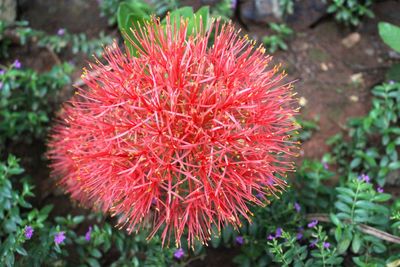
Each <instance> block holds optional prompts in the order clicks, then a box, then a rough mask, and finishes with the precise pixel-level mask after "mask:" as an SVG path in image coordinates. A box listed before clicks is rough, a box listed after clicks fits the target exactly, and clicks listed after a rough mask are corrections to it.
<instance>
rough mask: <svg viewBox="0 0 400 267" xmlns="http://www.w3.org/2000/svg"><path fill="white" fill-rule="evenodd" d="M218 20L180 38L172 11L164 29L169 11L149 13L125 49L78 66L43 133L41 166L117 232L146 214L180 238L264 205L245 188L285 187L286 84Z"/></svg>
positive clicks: (289, 120)
mask: <svg viewBox="0 0 400 267" xmlns="http://www.w3.org/2000/svg"><path fill="white" fill-rule="evenodd" d="M200 24H201V23H200ZM218 24H219V22H218V21H217V22H215V24H212V25H211V26H210V28H209V29H208V30H199V31H198V33H197V34H196V35H195V36H191V37H188V36H187V35H186V32H187V24H186V22H184V21H182V23H181V24H180V25H181V26H180V28H179V29H178V30H173V28H174V27H173V26H172V25H171V22H170V21H169V17H167V25H166V26H161V25H160V23H158V22H157V21H156V20H153V21H152V22H150V23H149V24H146V26H145V28H146V30H145V31H142V32H141V33H138V32H135V31H134V34H135V36H136V38H137V39H138V42H133V41H132V43H131V44H132V45H133V46H135V47H136V49H137V51H138V53H137V57H134V56H133V55H131V54H130V52H129V51H128V52H127V54H128V55H126V54H125V53H124V52H122V51H121V50H120V49H119V48H118V47H117V46H116V44H115V45H114V46H113V47H109V48H107V49H106V53H105V61H106V63H107V65H102V63H98V65H95V64H94V65H92V66H93V69H94V71H95V72H96V73H98V74H99V75H96V76H94V75H92V74H91V73H90V72H89V73H87V74H86V76H84V78H83V79H84V81H85V83H86V85H87V89H80V90H79V92H78V93H77V94H76V95H75V96H74V97H73V98H72V99H71V101H69V103H68V104H66V105H65V106H64V109H63V111H62V113H61V117H60V118H59V119H60V122H59V123H58V125H56V126H55V128H54V129H53V133H52V138H51V141H50V143H49V153H48V155H49V157H50V159H51V160H52V169H53V176H55V177H61V178H62V180H61V182H60V184H61V186H63V187H64V189H66V191H67V192H69V193H70V194H71V197H72V198H74V199H76V200H78V201H80V202H81V203H83V204H86V205H87V206H94V203H96V205H95V206H96V207H99V208H101V209H102V210H103V211H105V212H106V211H109V212H111V213H112V214H113V215H118V217H119V219H120V220H119V223H120V226H126V228H127V229H128V231H129V232H132V231H135V230H138V229H139V228H141V227H143V226H144V225H146V224H148V223H149V222H151V223H152V224H153V225H152V229H153V231H152V232H151V234H150V237H152V236H153V235H154V234H155V233H156V232H157V231H158V230H160V229H161V238H162V240H163V244H164V242H165V241H166V240H170V236H171V234H172V235H174V237H175V238H174V239H175V240H176V241H177V243H178V245H179V244H180V239H181V236H182V234H183V233H184V231H187V236H188V243H189V246H190V244H192V243H193V242H194V240H195V239H197V238H198V239H200V240H201V241H203V242H205V241H206V240H208V239H209V238H210V233H209V231H208V229H211V227H212V225H213V224H216V226H217V228H218V229H219V228H221V227H222V226H223V225H224V224H226V223H229V224H232V225H234V226H239V225H241V221H240V220H241V219H240V217H242V216H243V217H244V219H247V220H250V215H249V214H251V212H249V203H254V204H257V205H264V204H265V203H263V201H262V200H260V199H258V198H256V197H255V195H256V193H258V192H263V193H264V194H268V195H274V194H275V192H277V191H281V190H282V189H283V188H284V187H285V186H286V183H285V182H284V181H283V180H281V179H279V178H278V177H282V176H284V175H285V173H286V172H287V171H289V170H291V169H292V168H293V163H292V162H291V161H290V158H291V156H292V155H294V154H295V151H294V149H295V147H296V144H295V143H294V142H292V141H291V140H290V136H289V135H288V133H290V132H291V131H293V130H294V129H295V128H296V127H297V126H295V124H294V120H293V115H294V114H295V113H296V110H295V107H294V105H295V102H294V100H293V98H292V96H293V94H292V92H291V87H292V86H291V85H290V84H284V85H282V79H283V77H284V75H283V74H281V73H279V72H278V68H276V67H274V68H272V69H268V64H270V62H271V57H269V56H266V55H265V54H264V52H265V50H264V49H263V48H262V47H261V46H260V47H259V48H257V49H254V48H253V47H252V43H250V42H249V41H248V40H247V39H246V38H241V37H240V36H239V34H238V32H236V31H235V29H234V27H233V26H232V25H230V24H225V25H222V26H221V25H218ZM201 25H202V24H201ZM162 27H165V28H164V29H163V28H162ZM144 32H146V34H145V33H144ZM214 32H215V39H214V42H213V45H212V46H211V47H209V46H208V44H209V43H210V36H211V33H213V34H214ZM136 43H140V47H139V46H138V45H136ZM154 198H156V199H157V202H156V203H155V204H154V202H153V199H154Z"/></svg>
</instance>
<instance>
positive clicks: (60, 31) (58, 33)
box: [57, 28, 65, 36]
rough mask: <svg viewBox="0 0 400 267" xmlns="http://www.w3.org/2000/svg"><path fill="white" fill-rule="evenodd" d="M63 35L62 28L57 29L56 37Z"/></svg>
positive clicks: (63, 30)
mask: <svg viewBox="0 0 400 267" xmlns="http://www.w3.org/2000/svg"><path fill="white" fill-rule="evenodd" d="M64 34H65V29H63V28H60V29H58V31H57V35H58V36H63V35H64Z"/></svg>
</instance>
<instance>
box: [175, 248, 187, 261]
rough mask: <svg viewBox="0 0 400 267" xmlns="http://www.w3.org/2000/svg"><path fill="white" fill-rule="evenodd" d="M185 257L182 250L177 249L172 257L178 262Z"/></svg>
mask: <svg viewBox="0 0 400 267" xmlns="http://www.w3.org/2000/svg"><path fill="white" fill-rule="evenodd" d="M184 255H185V252H184V251H183V249H182V248H178V249H177V250H175V252H174V257H175V259H177V260H180V259H181V258H182V257H183V256H184Z"/></svg>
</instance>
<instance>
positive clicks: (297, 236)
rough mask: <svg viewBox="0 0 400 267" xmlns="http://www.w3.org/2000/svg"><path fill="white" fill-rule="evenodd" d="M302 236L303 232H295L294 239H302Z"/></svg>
mask: <svg viewBox="0 0 400 267" xmlns="http://www.w3.org/2000/svg"><path fill="white" fill-rule="evenodd" d="M302 238H303V233H302V232H298V233H297V234H296V239H297V240H300V239H302Z"/></svg>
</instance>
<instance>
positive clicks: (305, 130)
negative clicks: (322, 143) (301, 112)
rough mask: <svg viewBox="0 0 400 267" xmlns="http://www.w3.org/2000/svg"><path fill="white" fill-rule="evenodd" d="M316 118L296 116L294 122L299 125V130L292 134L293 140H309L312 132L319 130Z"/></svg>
mask: <svg viewBox="0 0 400 267" xmlns="http://www.w3.org/2000/svg"><path fill="white" fill-rule="evenodd" d="M318 120H319V118H314V119H313V120H304V119H302V118H296V122H297V124H298V125H299V126H300V130H299V133H298V134H296V135H294V140H295V141H303V142H304V141H307V140H309V139H310V138H311V136H312V135H313V133H314V132H315V131H318V130H319V126H318Z"/></svg>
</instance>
